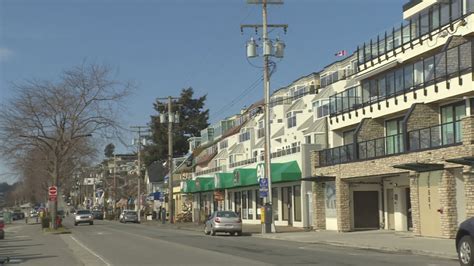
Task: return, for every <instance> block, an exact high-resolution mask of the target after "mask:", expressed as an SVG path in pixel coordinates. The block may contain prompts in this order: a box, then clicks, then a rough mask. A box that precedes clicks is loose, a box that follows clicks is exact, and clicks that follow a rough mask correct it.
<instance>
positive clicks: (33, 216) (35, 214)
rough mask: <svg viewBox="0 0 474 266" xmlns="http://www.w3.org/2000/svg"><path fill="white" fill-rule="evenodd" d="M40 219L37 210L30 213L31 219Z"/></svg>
mask: <svg viewBox="0 0 474 266" xmlns="http://www.w3.org/2000/svg"><path fill="white" fill-rule="evenodd" d="M36 217H38V212H37V211H36V210H32V211H30V218H36Z"/></svg>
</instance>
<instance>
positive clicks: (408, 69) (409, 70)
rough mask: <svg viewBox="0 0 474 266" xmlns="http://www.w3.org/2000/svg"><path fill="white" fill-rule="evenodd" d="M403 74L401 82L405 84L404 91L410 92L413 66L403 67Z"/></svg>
mask: <svg viewBox="0 0 474 266" xmlns="http://www.w3.org/2000/svg"><path fill="white" fill-rule="evenodd" d="M403 73H404V78H403V80H404V82H405V86H404V89H405V90H410V89H412V88H413V65H408V66H406V67H404V68H403Z"/></svg>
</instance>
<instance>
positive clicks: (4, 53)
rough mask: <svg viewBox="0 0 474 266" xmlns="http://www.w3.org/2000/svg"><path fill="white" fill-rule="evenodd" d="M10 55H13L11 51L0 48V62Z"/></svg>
mask: <svg viewBox="0 0 474 266" xmlns="http://www.w3.org/2000/svg"><path fill="white" fill-rule="evenodd" d="M12 55H13V51H12V50H10V49H8V48H5V47H0V62H4V61H6V60H7V59H8V58H9V57H11V56H12Z"/></svg>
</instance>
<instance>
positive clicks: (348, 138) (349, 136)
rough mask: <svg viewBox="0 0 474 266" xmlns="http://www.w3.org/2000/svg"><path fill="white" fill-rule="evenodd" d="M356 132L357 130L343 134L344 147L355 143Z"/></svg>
mask: <svg viewBox="0 0 474 266" xmlns="http://www.w3.org/2000/svg"><path fill="white" fill-rule="evenodd" d="M354 132H355V130H349V131H345V132H343V133H342V140H343V143H344V145H348V144H352V143H354Z"/></svg>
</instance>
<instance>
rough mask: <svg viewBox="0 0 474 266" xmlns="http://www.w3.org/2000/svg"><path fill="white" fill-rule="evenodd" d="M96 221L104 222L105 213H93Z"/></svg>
mask: <svg viewBox="0 0 474 266" xmlns="http://www.w3.org/2000/svg"><path fill="white" fill-rule="evenodd" d="M92 215H93V216H94V219H95V220H104V213H103V212H102V211H92Z"/></svg>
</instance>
